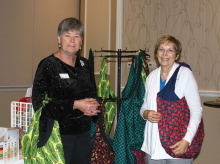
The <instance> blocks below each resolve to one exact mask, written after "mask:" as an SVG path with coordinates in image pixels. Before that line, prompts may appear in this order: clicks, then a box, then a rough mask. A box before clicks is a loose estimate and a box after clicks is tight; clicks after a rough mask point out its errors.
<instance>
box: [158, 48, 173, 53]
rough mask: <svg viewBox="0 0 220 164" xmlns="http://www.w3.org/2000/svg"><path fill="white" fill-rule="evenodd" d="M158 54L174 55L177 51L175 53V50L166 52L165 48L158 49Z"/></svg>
mask: <svg viewBox="0 0 220 164" xmlns="http://www.w3.org/2000/svg"><path fill="white" fill-rule="evenodd" d="M158 52H159V53H164V52H166V53H167V54H173V53H174V52H176V51H175V50H172V49H168V50H165V49H163V48H159V49H158Z"/></svg>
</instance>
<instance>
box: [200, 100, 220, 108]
mask: <svg viewBox="0 0 220 164" xmlns="http://www.w3.org/2000/svg"><path fill="white" fill-rule="evenodd" d="M203 105H205V106H208V107H214V108H220V104H219V103H216V102H215V101H204V102H203Z"/></svg>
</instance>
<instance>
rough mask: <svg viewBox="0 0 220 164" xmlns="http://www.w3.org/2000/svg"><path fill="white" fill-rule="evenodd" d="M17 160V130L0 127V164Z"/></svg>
mask: <svg viewBox="0 0 220 164" xmlns="http://www.w3.org/2000/svg"><path fill="white" fill-rule="evenodd" d="M17 160H19V130H18V129H13V128H4V127H0V164H1V163H10V162H13V161H17Z"/></svg>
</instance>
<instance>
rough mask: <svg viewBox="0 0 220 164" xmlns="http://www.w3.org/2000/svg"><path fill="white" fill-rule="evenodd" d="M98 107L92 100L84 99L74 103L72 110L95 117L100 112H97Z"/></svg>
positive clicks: (94, 100) (95, 101) (96, 102)
mask: <svg viewBox="0 0 220 164" xmlns="http://www.w3.org/2000/svg"><path fill="white" fill-rule="evenodd" d="M99 106H100V104H99V103H98V101H97V100H96V99H94V98H86V99H82V100H75V101H74V108H76V109H79V110H81V111H82V112H83V113H84V115H86V116H95V115H97V114H98V113H99V112H100V111H99V110H98V107H99Z"/></svg>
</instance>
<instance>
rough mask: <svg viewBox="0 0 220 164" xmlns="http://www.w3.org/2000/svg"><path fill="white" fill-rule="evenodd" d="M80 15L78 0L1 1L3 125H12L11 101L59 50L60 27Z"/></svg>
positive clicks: (0, 120) (21, 94)
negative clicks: (42, 63) (59, 25)
mask: <svg viewBox="0 0 220 164" xmlns="http://www.w3.org/2000/svg"><path fill="white" fill-rule="evenodd" d="M66 17H76V18H79V0H62V1H60V0H47V1H45V0H16V1H14V0H1V1H0V22H1V26H0V36H1V37H0V57H1V60H0V76H1V80H0V104H1V107H0V126H5V127H9V126H10V103H11V101H18V100H19V99H20V98H22V97H24V96H25V92H26V88H27V87H30V86H31V85H32V82H33V78H34V74H35V71H36V68H37V65H38V63H39V61H40V60H41V59H43V58H44V57H46V56H49V55H50V54H52V53H53V52H55V51H57V48H58V44H57V26H58V24H59V22H60V21H61V20H62V19H64V18H66Z"/></svg>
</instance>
